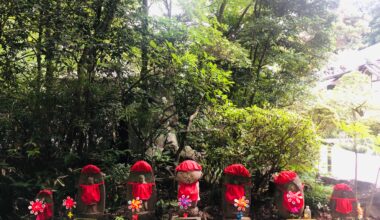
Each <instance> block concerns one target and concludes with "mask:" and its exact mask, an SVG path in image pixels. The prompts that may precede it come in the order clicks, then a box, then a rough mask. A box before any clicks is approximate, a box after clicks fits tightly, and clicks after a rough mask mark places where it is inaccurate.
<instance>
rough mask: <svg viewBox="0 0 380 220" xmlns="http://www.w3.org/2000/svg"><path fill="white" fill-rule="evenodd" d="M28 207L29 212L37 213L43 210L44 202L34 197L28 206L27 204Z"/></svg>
mask: <svg viewBox="0 0 380 220" xmlns="http://www.w3.org/2000/svg"><path fill="white" fill-rule="evenodd" d="M28 209H30V214H33V215H38V214H39V213H42V212H44V209H45V203H44V201H40V200H39V199H36V200H35V201H30V206H28Z"/></svg>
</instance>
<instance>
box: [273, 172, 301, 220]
mask: <svg viewBox="0 0 380 220" xmlns="http://www.w3.org/2000/svg"><path fill="white" fill-rule="evenodd" d="M273 182H274V183H275V184H276V193H275V203H276V206H277V209H278V211H279V215H280V216H281V217H282V218H298V217H300V216H302V213H303V209H304V205H305V204H304V194H303V185H302V182H301V180H300V179H299V177H298V175H297V173H295V172H294V171H282V172H280V173H279V174H275V175H273Z"/></svg>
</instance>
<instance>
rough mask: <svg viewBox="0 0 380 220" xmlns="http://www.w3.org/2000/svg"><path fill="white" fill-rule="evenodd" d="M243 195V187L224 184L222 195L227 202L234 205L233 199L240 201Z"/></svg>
mask: <svg viewBox="0 0 380 220" xmlns="http://www.w3.org/2000/svg"><path fill="white" fill-rule="evenodd" d="M244 195H245V191H244V185H238V184H229V183H227V184H226V192H225V194H224V196H225V199H226V201H227V202H229V203H231V204H234V203H235V202H234V200H235V199H240V198H241V197H243V196H244Z"/></svg>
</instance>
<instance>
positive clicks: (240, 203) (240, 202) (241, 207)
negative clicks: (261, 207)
mask: <svg viewBox="0 0 380 220" xmlns="http://www.w3.org/2000/svg"><path fill="white" fill-rule="evenodd" d="M234 202H235V204H234V206H235V207H236V208H237V209H238V211H243V212H244V211H245V208H248V207H249V201H248V200H247V199H246V198H245V196H243V197H241V198H240V199H235V200H234Z"/></svg>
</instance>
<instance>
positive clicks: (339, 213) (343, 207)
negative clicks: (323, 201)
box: [330, 183, 357, 219]
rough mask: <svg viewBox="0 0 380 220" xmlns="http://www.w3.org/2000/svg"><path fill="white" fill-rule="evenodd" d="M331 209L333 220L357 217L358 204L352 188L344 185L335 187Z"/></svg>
mask: <svg viewBox="0 0 380 220" xmlns="http://www.w3.org/2000/svg"><path fill="white" fill-rule="evenodd" d="M330 209H331V214H332V217H333V218H340V219H345V218H347V217H354V216H356V210H357V202H356V199H355V195H354V192H353V191H352V188H351V187H350V186H348V185H347V184H344V183H340V184H336V185H335V186H334V191H333V193H332V195H331V198H330Z"/></svg>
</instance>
